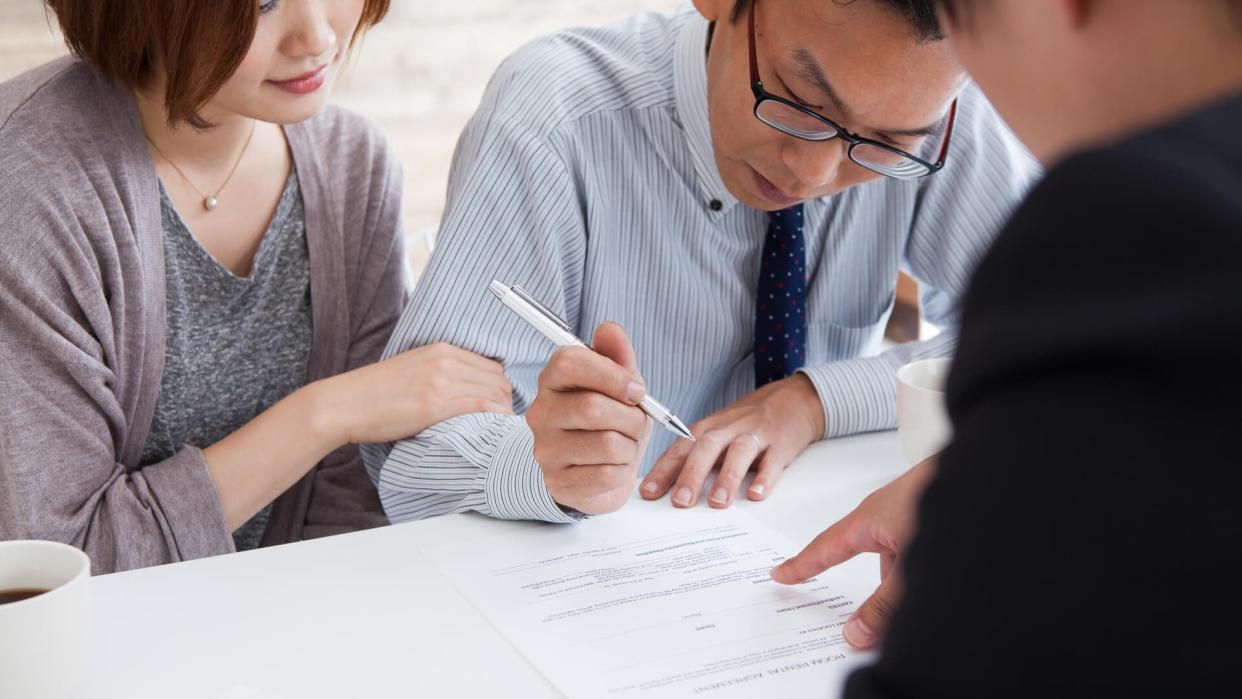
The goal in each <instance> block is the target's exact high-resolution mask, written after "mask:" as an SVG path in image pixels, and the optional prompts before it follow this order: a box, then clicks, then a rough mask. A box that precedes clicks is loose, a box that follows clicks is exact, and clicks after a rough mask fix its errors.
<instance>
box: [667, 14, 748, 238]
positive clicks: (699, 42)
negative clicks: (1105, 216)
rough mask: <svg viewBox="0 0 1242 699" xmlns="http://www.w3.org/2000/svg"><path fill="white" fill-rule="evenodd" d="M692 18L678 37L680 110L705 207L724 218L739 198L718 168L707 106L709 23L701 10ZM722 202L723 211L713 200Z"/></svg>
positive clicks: (675, 77) (676, 80)
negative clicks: (735, 195) (721, 177)
mask: <svg viewBox="0 0 1242 699" xmlns="http://www.w3.org/2000/svg"><path fill="white" fill-rule="evenodd" d="M689 14H690V15H691V16H690V18H689V20H688V21H687V22H686V23H685V25H684V26H683V27H682V29H681V35H680V36H678V38H677V51H676V57H675V59H674V73H673V84H674V91H675V92H676V96H677V112H678V113H679V114H680V115H681V122H682V128H684V129H685V131H686V142H687V143H688V144H689V145H690V153H691V155H692V156H693V157H694V167H695V170H696V172H697V174H698V180H699V190H700V193H701V194H702V196H703V202H702V203H703V207H704V208H705V209H707V211H708V213H709V214H710V215H711V216H712V218H713V219H714V220H719V219H720V218H722V217H724V216H725V215H726V214H728V213H729V212H730V211H732V210H733V207H734V206H736V205H737V203H738V201H737V199H735V198H734V197H733V195H732V194H730V193H729V190H728V188H727V187H725V185H724V181H723V180H721V179H720V170H718V169H717V168H716V155H715V151H714V150H713V148H712V128H711V122H710V120H709V117H708V109H707V29H708V26H709V23H708V21H707V20H706V19H704V18H703V16H702V15H700V14H699V13H698V12H694V11H691V12H690V13H689ZM714 201H718V202H720V205H719V206H720V208H719V210H715V209H713V207H712V202H714Z"/></svg>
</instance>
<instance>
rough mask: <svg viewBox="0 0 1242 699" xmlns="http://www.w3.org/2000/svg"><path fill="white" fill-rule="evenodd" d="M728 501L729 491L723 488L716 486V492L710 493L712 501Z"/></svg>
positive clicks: (722, 502) (721, 502)
mask: <svg viewBox="0 0 1242 699" xmlns="http://www.w3.org/2000/svg"><path fill="white" fill-rule="evenodd" d="M728 501H729V491H727V490H725V489H724V488H717V489H716V492H714V493H712V502H715V503H720V504H722V505H723V504H724V503H726V502H728Z"/></svg>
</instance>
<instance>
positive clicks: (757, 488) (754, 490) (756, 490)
mask: <svg viewBox="0 0 1242 699" xmlns="http://www.w3.org/2000/svg"><path fill="white" fill-rule="evenodd" d="M766 492H768V489H767V488H765V487H763V484H762V483H756V484H754V485H752V486H750V494H751V495H754V496H755V497H757V498H761V497H763V494H764V493H766Z"/></svg>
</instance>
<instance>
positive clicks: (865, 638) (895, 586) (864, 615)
mask: <svg viewBox="0 0 1242 699" xmlns="http://www.w3.org/2000/svg"><path fill="white" fill-rule="evenodd" d="M900 598H901V582H900V576H899V574H898V572H897V568H894V569H893V572H892V574H890V575H889V576H888V577H887V578H885V579H884V582H882V583H880V586H879V587H878V588H876V591H875V593H874V594H872V595H871V596H870V597H868V598H867V599H866V601H865V602H863V603H862V605H861V606H860V607H859V608H858V611H856V612H854V614H853V616H851V617H850V619H849V621H847V622H845V629H844V633H845V640H846V641H847V642H849V644H850V645H851V646H854V647H855V648H862V649H865V648H870V647H872V646H874V645H875V644H876V643H878V642H879V641H880V639H881V638H883V636H884V632H885V631H886V630H887V629H888V622H889V621H890V620H891V619H892V617H893V610H894V609H896V608H897V601H898V600H899V599H900Z"/></svg>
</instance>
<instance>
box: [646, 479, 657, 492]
mask: <svg viewBox="0 0 1242 699" xmlns="http://www.w3.org/2000/svg"><path fill="white" fill-rule="evenodd" d="M655 491H656V484H655V483H654V482H653V481H647V482H646V483H643V492H644V493H647V494H649V495H650V494H651V493H654V492H655Z"/></svg>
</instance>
